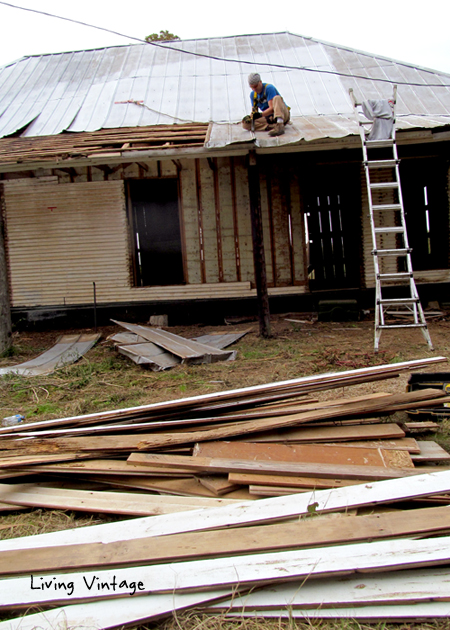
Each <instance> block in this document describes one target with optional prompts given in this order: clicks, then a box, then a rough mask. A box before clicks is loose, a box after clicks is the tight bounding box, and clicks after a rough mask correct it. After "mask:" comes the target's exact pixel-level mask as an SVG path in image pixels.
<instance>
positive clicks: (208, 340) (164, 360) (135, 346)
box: [110, 331, 248, 372]
mask: <svg viewBox="0 0 450 630" xmlns="http://www.w3.org/2000/svg"><path fill="white" fill-rule="evenodd" d="M247 332H248V331H245V332H240V333H228V334H227V333H224V334H218V335H214V334H213V335H202V336H201V337H195V338H193V339H192V340H191V341H196V342H197V343H199V344H205V345H208V346H211V348H218V349H223V348H226V347H227V346H229V345H231V344H232V343H235V342H236V341H238V340H239V339H240V338H241V337H243V336H244V335H246V334H247ZM110 339H111V341H113V342H115V343H117V344H118V345H117V349H118V351H119V352H120V353H121V354H123V355H125V356H127V357H128V358H129V359H131V360H132V361H134V362H135V363H137V364H138V365H145V366H147V367H149V368H150V369H151V370H153V371H158V372H159V371H161V370H168V369H171V368H173V367H175V366H176V365H180V364H181V358H180V357H177V356H175V355H174V354H171V353H170V352H167V351H166V350H163V349H162V348H161V347H159V346H158V345H156V344H154V343H152V342H150V341H147V342H146V341H144V340H143V337H140V336H139V335H136V334H134V333H117V334H116V335H112V336H111V337H110ZM236 354H237V353H236V351H235V350H233V351H232V352H231V353H229V356H228V357H227V358H226V360H227V361H234V360H235V358H236Z"/></svg>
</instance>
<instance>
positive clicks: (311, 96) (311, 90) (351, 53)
mask: <svg viewBox="0 0 450 630" xmlns="http://www.w3.org/2000/svg"><path fill="white" fill-rule="evenodd" d="M182 51H185V52H182ZM186 51H188V52H190V53H196V54H198V55H205V56H195V55H192V54H186ZM211 57H216V58H215V59H212V58H211ZM231 60H235V61H231ZM236 61H238V62H237V63H236ZM264 64H278V65H279V67H269V66H267V65H264ZM300 67H301V68H307V70H305V69H295V68H300ZM251 71H259V72H260V73H261V75H262V78H263V80H264V81H266V82H269V83H273V84H274V85H275V86H276V87H277V88H278V90H279V92H280V93H281V94H282V95H283V97H284V99H285V101H286V103H287V104H288V105H289V106H290V107H291V115H292V117H294V118H299V117H307V118H308V119H310V117H322V121H323V122H325V118H327V119H328V118H329V117H332V118H333V117H336V116H338V117H342V116H344V117H346V118H347V117H349V116H350V115H351V114H352V105H351V102H350V99H349V95H348V89H349V88H350V87H352V88H353V89H354V91H355V94H356V96H357V98H358V100H365V99H376V98H388V97H390V96H391V95H392V84H393V83H398V84H399V88H398V105H397V114H398V115H399V116H400V117H401V116H415V117H416V118H415V121H416V123H418V124H420V126H423V127H427V126H429V125H430V120H427V117H429V116H431V117H433V121H434V120H435V119H436V116H439V117H440V121H441V122H439V124H440V125H442V124H447V122H446V121H447V118H446V117H448V123H450V87H446V86H450V75H448V74H444V73H442V72H435V71H433V70H428V69H424V68H417V67H415V66H413V65H408V64H405V63H403V62H398V61H394V60H390V59H386V58H384V57H376V56H374V55H371V54H368V53H363V52H360V51H356V50H351V49H349V48H344V47H342V46H336V45H334V44H329V43H326V42H321V41H319V40H314V39H311V38H306V37H301V36H298V35H294V34H291V33H273V34H264V35H244V36H236V37H225V38H212V39H201V40H184V41H175V42H170V43H167V44H161V45H159V46H157V47H156V46H152V45H148V44H135V45H129V46H115V47H111V48H102V49H97V50H84V51H78V52H66V53H60V54H50V55H41V56H35V57H25V58H23V59H20V60H19V61H17V62H15V63H12V64H10V65H7V66H5V67H3V68H1V69H0V136H8V135H11V134H17V133H18V134H20V135H23V136H46V135H54V134H59V133H61V132H63V131H74V132H80V131H96V130H99V129H112V128H120V127H139V126H148V125H160V124H166V125H167V124H176V123H187V122H211V121H213V122H215V123H221V122H226V123H229V122H238V121H240V120H241V118H242V117H243V116H244V115H245V114H246V113H248V111H249V109H250V99H249V88H248V85H247V76H248V73H249V72H251ZM336 72H337V73H342V74H346V75H351V76H350V77H346V76H339V75H338V74H336ZM358 77H368V79H369V80H367V79H364V78H358ZM377 78H378V79H384V80H385V81H386V80H387V81H388V82H387V83H386V82H377V81H374V79H377ZM401 82H410V83H414V84H417V85H400V84H401ZM430 84H431V85H439V86H441V85H442V87H429V85H430ZM442 121H445V122H442ZM431 124H432V126H434V124H435V123H434V122H432V123H431ZM345 125H346V126H347V123H345ZM323 137H326V135H325V136H323Z"/></svg>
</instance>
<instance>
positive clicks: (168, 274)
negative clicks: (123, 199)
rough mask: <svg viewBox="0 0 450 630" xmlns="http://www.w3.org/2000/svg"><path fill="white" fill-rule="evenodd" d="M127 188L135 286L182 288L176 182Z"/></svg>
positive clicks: (138, 183)
mask: <svg viewBox="0 0 450 630" xmlns="http://www.w3.org/2000/svg"><path fill="white" fill-rule="evenodd" d="M128 186H129V188H128V190H129V197H130V200H129V201H130V203H129V207H130V213H131V217H130V219H131V221H130V223H131V230H132V247H133V261H134V278H135V285H136V286H139V287H145V286H155V285H156V286H157V285H171V284H183V282H184V273H183V255H182V244H181V230H180V217H179V210H178V187H177V180H175V179H147V180H144V179H142V180H131V181H129V182H128Z"/></svg>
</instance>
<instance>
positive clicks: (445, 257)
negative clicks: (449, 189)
mask: <svg viewBox="0 0 450 630" xmlns="http://www.w3.org/2000/svg"><path fill="white" fill-rule="evenodd" d="M400 172H401V182H402V193H403V202H404V206H405V219H406V228H407V231H408V240H409V245H410V247H411V248H412V254H411V262H412V266H413V269H414V270H415V271H425V270H428V269H448V268H449V220H448V214H449V207H448V197H447V194H446V179H445V166H444V164H443V162H440V161H438V160H403V161H402V162H401V163H400Z"/></svg>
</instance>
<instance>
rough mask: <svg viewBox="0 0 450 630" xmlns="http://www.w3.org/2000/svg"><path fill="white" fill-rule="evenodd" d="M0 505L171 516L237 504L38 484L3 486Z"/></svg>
mask: <svg viewBox="0 0 450 630" xmlns="http://www.w3.org/2000/svg"><path fill="white" fill-rule="evenodd" d="M0 501H2V502H3V503H7V504H11V505H20V506H24V505H26V506H32V507H46V508H53V509H62V510H80V511H82V512H101V513H103V514H131V515H133V516H144V515H145V516H150V515H154V514H170V513H172V512H182V511H188V510H192V509H195V508H199V507H217V506H218V505H229V504H230V502H231V503H236V501H233V500H232V499H218V498H206V497H195V498H194V497H163V496H155V495H151V496H150V495H143V494H132V493H126V492H93V491H90V492H88V491H86V490H68V489H67V490H59V489H58V488H42V487H38V486H37V485H36V484H14V485H12V484H11V485H7V484H0Z"/></svg>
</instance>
